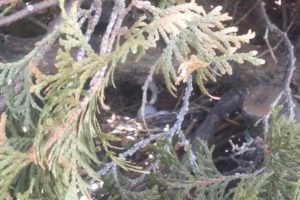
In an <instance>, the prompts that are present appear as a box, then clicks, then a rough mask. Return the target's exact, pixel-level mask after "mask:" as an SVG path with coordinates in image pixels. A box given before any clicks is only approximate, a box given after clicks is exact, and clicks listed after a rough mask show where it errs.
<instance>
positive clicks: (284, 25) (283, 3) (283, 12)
mask: <svg viewBox="0 0 300 200" xmlns="http://www.w3.org/2000/svg"><path fill="white" fill-rule="evenodd" d="M281 16H282V27H281V29H282V30H283V31H287V13H286V1H285V0H281Z"/></svg>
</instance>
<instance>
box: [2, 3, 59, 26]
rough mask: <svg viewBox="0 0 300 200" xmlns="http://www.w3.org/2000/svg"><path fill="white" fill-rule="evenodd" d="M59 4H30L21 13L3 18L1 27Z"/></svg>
mask: <svg viewBox="0 0 300 200" xmlns="http://www.w3.org/2000/svg"><path fill="white" fill-rule="evenodd" d="M57 4H58V0H45V1H42V2H39V3H36V4H33V5H31V4H28V5H26V7H25V8H23V9H22V10H20V11H17V12H15V13H13V14H11V15H8V16H6V17H3V18H1V19H0V27H1V26H7V25H9V24H11V23H13V22H15V21H18V20H20V19H23V18H24V17H26V16H28V15H31V14H33V13H36V12H39V11H41V10H44V9H46V8H49V7H52V6H55V5H57Z"/></svg>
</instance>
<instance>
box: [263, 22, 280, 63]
mask: <svg viewBox="0 0 300 200" xmlns="http://www.w3.org/2000/svg"><path fill="white" fill-rule="evenodd" d="M268 36H269V29H268V28H267V29H266V32H265V35H264V40H265V41H266V44H267V46H268V49H269V52H270V54H271V56H272V58H273V61H274V62H275V64H276V63H277V62H278V60H277V58H276V56H275V54H274V51H273V49H272V46H271V44H270V42H269V38H268Z"/></svg>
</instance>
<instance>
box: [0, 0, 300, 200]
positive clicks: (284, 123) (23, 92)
mask: <svg viewBox="0 0 300 200" xmlns="http://www.w3.org/2000/svg"><path fill="white" fill-rule="evenodd" d="M122 2H123V3H122ZM94 3H95V5H96V3H97V1H95V2H94ZM65 4H66V2H65V1H64V0H60V2H59V8H60V10H61V17H62V20H61V22H60V23H58V24H57V26H56V28H55V29H53V31H52V32H50V33H49V34H48V35H47V36H46V37H44V38H43V39H41V41H39V42H38V43H36V45H35V48H34V49H32V51H31V52H29V53H28V54H27V55H26V56H24V57H23V58H21V59H19V60H17V61H15V62H2V63H0V70H1V74H0V85H1V91H2V92H3V94H4V96H5V102H6V105H7V109H6V114H2V116H1V123H0V125H1V126H0V127H1V133H0V136H1V137H0V171H1V173H0V185H1V186H0V199H20V200H21V199H24V200H25V199H72V200H73V199H79V198H80V197H82V196H84V197H85V198H88V199H91V198H92V191H91V188H90V185H91V183H104V185H103V187H102V188H101V189H100V190H99V191H98V192H99V193H100V194H97V198H99V199H101V198H102V199H174V198H175V199H232V198H233V199H245V198H247V199H260V198H267V199H274V198H275V199H299V196H300V189H299V188H300V177H299V166H297V164H299V163H297V158H298V157H299V156H300V155H299V154H300V152H299V150H298V149H300V148H299V145H300V140H299V136H298V135H297V131H298V130H299V129H298V128H299V127H298V126H297V125H295V124H294V123H293V122H291V121H289V120H287V119H286V118H284V117H278V112H277V111H275V112H274V114H273V117H272V119H273V120H272V124H271V128H270V131H269V133H268V135H267V138H266V139H265V140H264V141H265V148H264V149H262V151H266V154H265V162H266V164H265V167H264V168H263V169H259V170H258V171H255V172H253V174H235V175H229V176H225V175H222V174H221V173H220V172H218V170H217V169H216V168H215V167H214V164H213V161H212V149H209V148H208V147H207V145H206V144H205V143H204V142H203V141H199V143H200V149H199V152H192V151H189V150H188V149H190V145H189V142H188V140H186V138H185V136H184V135H183V134H182V131H181V123H182V121H183V118H184V116H185V114H186V112H187V110H188V102H189V97H190V96H191V91H192V78H191V77H192V75H194V77H195V78H196V81H197V84H198V85H199V87H200V90H201V91H202V92H203V93H204V94H206V95H207V96H211V95H210V94H209V93H208V91H207V90H206V89H205V87H204V84H203V81H207V80H211V81H216V80H215V76H216V75H224V74H231V73H232V69H231V67H230V63H229V62H230V61H235V62H238V63H243V62H244V61H247V62H250V63H252V64H254V65H260V64H263V60H261V59H258V58H256V57H255V55H256V52H248V53H239V52H238V51H237V50H238V49H239V48H240V47H241V46H242V45H243V43H248V42H249V40H250V39H252V38H253V37H254V33H253V32H251V31H249V32H248V33H247V34H245V35H238V34H237V28H235V27H227V26H225V24H226V21H228V20H230V19H231V17H229V16H228V15H227V14H226V13H225V14H224V13H222V12H221V7H216V8H214V9H212V10H211V11H209V12H207V11H205V10H204V9H203V8H202V7H201V6H199V5H197V4H195V3H193V2H188V3H186V2H184V1H177V2H176V1H160V3H159V6H154V5H151V4H150V3H149V2H147V1H132V3H131V4H130V6H131V7H130V6H128V8H132V7H135V8H136V9H140V10H142V11H144V12H145V13H146V14H147V15H143V16H141V17H140V18H139V19H137V21H136V22H135V23H134V24H133V25H132V26H131V27H129V30H128V31H127V32H126V34H124V35H122V34H119V35H117V34H115V35H113V34H111V35H112V37H113V38H109V39H111V40H110V41H115V42H113V46H111V48H109V47H107V49H106V50H101V51H100V53H99V52H95V51H94V50H93V49H92V48H91V46H90V45H89V43H88V40H89V34H88V33H87V32H88V31H93V28H94V26H93V25H91V26H89V28H90V29H89V28H88V30H87V31H86V32H85V33H84V32H83V31H82V28H81V25H82V23H80V21H82V20H87V19H85V18H84V17H83V16H80V15H78V13H79V11H80V10H81V9H82V8H80V7H79V5H78V2H77V1H71V3H70V8H69V9H66V6H65ZM115 4H116V8H117V7H118V8H123V9H120V10H122V12H120V13H118V14H119V17H120V14H127V13H128V12H127V11H130V10H126V9H125V3H124V1H115ZM92 5H93V6H94V4H92ZM10 6H12V5H10ZM12 7H13V6H12ZM7 9H9V8H8V7H7ZM93 9H95V7H94V8H92V6H91V10H93ZM6 12H7V10H6V9H5V10H4V11H3V12H2V13H0V16H1V15H5V13H6ZM149 15H150V16H151V17H149ZM91 16H92V15H91ZM92 17H94V18H97V16H96V14H95V16H92ZM98 17H99V16H98ZM104 37H105V36H104ZM57 38H58V41H59V45H60V48H59V50H58V51H57V55H56V60H57V62H56V68H57V70H58V72H57V73H55V74H42V73H34V72H36V71H33V70H32V65H31V61H32V59H33V58H34V56H35V55H37V54H38V53H39V52H40V51H42V49H43V48H44V47H45V45H46V44H47V43H49V41H55V40H56V39H57ZM160 40H163V41H164V43H165V47H164V48H163V51H162V54H161V56H160V57H159V58H158V59H157V60H156V61H154V62H153V65H152V67H153V68H155V71H157V72H158V73H161V74H162V75H163V77H164V79H165V83H166V86H167V88H168V90H169V91H170V92H171V93H172V92H174V91H175V90H176V86H175V84H179V83H181V82H186V85H187V86H186V92H185V97H184V100H183V102H184V103H183V104H184V105H183V106H182V108H181V110H180V112H179V113H178V115H177V121H176V123H175V125H174V126H173V127H171V128H169V129H166V131H165V132H163V133H161V134H157V135H151V136H150V137H148V138H141V139H140V140H139V141H136V143H135V144H133V145H132V146H131V147H126V148H125V149H121V153H120V149H118V147H115V146H114V145H113V144H114V142H116V141H120V138H117V137H116V136H113V135H112V134H110V133H104V132H103V131H102V129H101V126H100V124H99V121H98V119H97V113H98V112H100V110H101V112H102V109H99V105H101V106H102V107H104V108H105V105H104V97H105V93H104V89H105V87H106V86H107V85H108V84H109V81H113V80H112V77H113V73H114V71H115V70H118V68H117V67H118V64H119V63H121V62H126V59H127V57H128V55H129V54H134V55H136V59H137V61H138V60H139V59H141V58H142V57H143V56H145V55H146V54H147V50H148V49H150V48H156V47H157V45H158V42H159V41H160ZM103 41H105V40H103ZM105 42H107V41H105ZM105 42H103V43H102V44H101V45H103V46H105ZM103 46H102V47H101V48H103V49H105V47H103ZM74 52H76V53H77V54H76V55H75V56H74ZM82 54H83V56H79V55H82ZM212 66H213V67H212ZM149 71H150V70H149ZM149 76H152V74H151V73H150V74H149ZM32 77H34V78H35V79H36V80H35V81H32ZM89 79H92V81H91V82H90V84H89V87H88V88H86V87H85V84H86V83H87V82H89ZM211 97H212V96H211ZM6 115H7V117H6ZM174 135H178V136H179V138H180V140H181V141H182V142H184V143H185V148H186V149H187V150H188V151H187V152H188V153H187V154H186V155H185V157H184V158H183V159H181V160H179V159H178V158H177V157H176V153H175V151H174V149H173V146H172V145H171V141H172V139H173V137H174ZM153 141H155V142H156V143H157V145H156V146H155V145H153V144H152V142H153ZM96 144H97V145H96ZM145 147H147V148H150V149H152V152H153V153H154V155H155V156H154V161H153V163H154V164H156V167H154V168H153V169H152V170H150V171H149V170H147V169H143V168H142V167H140V166H138V165H137V164H135V163H132V162H131V161H130V159H129V158H128V157H130V156H132V155H133V154H135V153H136V152H137V151H139V150H141V149H144V148H145ZM99 148H100V149H101V152H102V153H103V152H104V153H103V156H98V155H97V152H99ZM157 166H162V167H163V168H164V169H163V170H159V169H158V168H157ZM154 169H155V170H154ZM128 171H129V172H131V173H134V174H135V175H134V176H135V177H136V176H137V175H136V174H138V177H137V178H136V179H133V177H132V175H130V173H129V172H128ZM140 173H141V174H142V175H140ZM139 178H140V179H141V180H143V181H142V182H143V183H144V184H146V185H147V186H146V187H142V188H141V189H136V190H135V189H133V188H132V185H134V182H136V181H137V180H139ZM238 180H241V181H240V183H239V184H238V185H237V187H236V188H235V189H234V190H233V189H230V186H229V185H230V183H231V182H232V181H238ZM287 188H288V189H287ZM274 194H275V195H276V197H275V196H274Z"/></svg>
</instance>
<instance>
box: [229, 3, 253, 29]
mask: <svg viewBox="0 0 300 200" xmlns="http://www.w3.org/2000/svg"><path fill="white" fill-rule="evenodd" d="M257 5H258V2H256V3H255V4H254V5H253V6H252V8H251V9H249V10H248V12H246V14H244V15H243V16H242V17H241V18H240V19H239V20H238V21H236V22H235V23H234V26H237V25H238V24H239V23H240V22H242V21H243V20H244V19H245V18H246V17H247V16H248V15H249V14H250V13H251V12H252V11H253V10H254V9H255V8H256V6H257Z"/></svg>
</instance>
